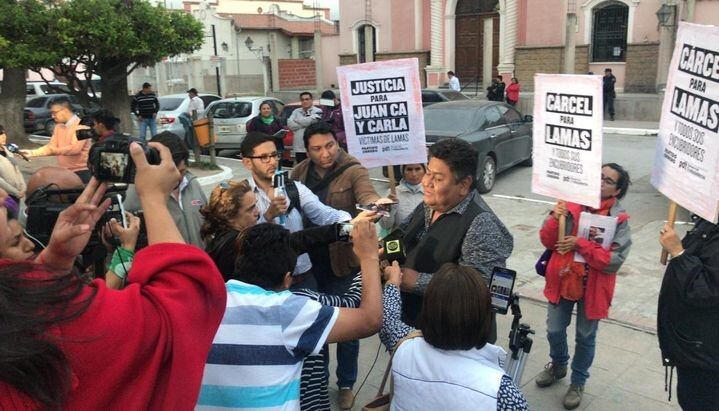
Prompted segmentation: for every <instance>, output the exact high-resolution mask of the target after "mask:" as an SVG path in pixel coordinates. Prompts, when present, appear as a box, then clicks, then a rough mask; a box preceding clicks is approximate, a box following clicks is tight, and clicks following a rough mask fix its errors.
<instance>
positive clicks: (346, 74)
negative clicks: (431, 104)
mask: <svg viewBox="0 0 719 411" xmlns="http://www.w3.org/2000/svg"><path fill="white" fill-rule="evenodd" d="M337 78H338V81H339V87H340V96H341V100H342V114H343V116H344V123H345V133H346V135H347V148H348V149H349V152H350V154H352V155H353V156H355V157H357V159H358V160H360V162H361V163H362V164H363V165H364V166H365V167H380V166H388V165H398V164H411V163H426V162H427V147H426V140H425V134H424V112H423V111H422V92H421V90H422V84H421V83H420V81H419V63H418V60H417V59H416V58H411V59H399V60H388V61H382V62H376V63H365V64H354V65H351V66H340V67H337Z"/></svg>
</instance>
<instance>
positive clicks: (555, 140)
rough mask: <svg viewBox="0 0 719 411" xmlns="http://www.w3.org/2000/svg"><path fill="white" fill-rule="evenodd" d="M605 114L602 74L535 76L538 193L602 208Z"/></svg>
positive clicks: (534, 174)
mask: <svg viewBox="0 0 719 411" xmlns="http://www.w3.org/2000/svg"><path fill="white" fill-rule="evenodd" d="M603 114H604V113H603V110H602V79H601V77H600V76H588V75H587V76H585V75H570V74H537V75H535V76H534V125H533V140H534V144H533V152H532V153H533V157H534V167H533V168H532V192H533V193H536V194H542V195H545V196H549V197H554V198H557V199H560V200H565V201H571V202H573V203H577V204H582V205H586V206H589V207H594V208H598V207H599V203H600V198H601V188H602V187H601V184H602V183H601V181H602V180H601V178H602V120H603V117H604V115H603Z"/></svg>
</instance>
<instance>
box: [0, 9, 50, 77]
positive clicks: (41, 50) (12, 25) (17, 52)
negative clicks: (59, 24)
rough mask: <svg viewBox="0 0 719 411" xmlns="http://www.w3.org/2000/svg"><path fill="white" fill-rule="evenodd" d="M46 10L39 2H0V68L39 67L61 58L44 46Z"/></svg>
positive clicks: (48, 15)
mask: <svg viewBox="0 0 719 411" xmlns="http://www.w3.org/2000/svg"><path fill="white" fill-rule="evenodd" d="M50 11H51V4H50V3H48V2H47V1H43V0H2V1H0V67H12V68H29V67H43V66H48V65H52V64H55V63H56V62H58V61H60V60H61V59H62V56H61V54H59V53H58V51H57V50H53V49H49V48H47V47H46V41H45V40H46V38H47V33H48V27H49V26H50V23H51V18H52V16H51V13H50Z"/></svg>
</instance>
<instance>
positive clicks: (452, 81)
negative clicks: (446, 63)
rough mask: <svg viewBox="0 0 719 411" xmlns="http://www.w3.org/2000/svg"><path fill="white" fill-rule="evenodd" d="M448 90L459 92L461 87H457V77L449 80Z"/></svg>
mask: <svg viewBox="0 0 719 411" xmlns="http://www.w3.org/2000/svg"><path fill="white" fill-rule="evenodd" d="M449 88H451V89H452V90H454V91H459V90H461V89H462V87H461V86H460V85H459V78H457V76H453V77H452V78H451V79H449Z"/></svg>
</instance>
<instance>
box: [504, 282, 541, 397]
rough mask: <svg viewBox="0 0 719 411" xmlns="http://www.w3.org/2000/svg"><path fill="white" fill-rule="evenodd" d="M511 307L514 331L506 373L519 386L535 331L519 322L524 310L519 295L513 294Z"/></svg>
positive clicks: (510, 333) (511, 332) (510, 335)
mask: <svg viewBox="0 0 719 411" xmlns="http://www.w3.org/2000/svg"><path fill="white" fill-rule="evenodd" d="M511 306H512V317H514V319H513V320H512V329H511V330H510V331H509V350H510V354H509V356H508V358H507V363H506V364H505V366H504V371H505V372H506V373H507V375H509V377H510V378H511V379H512V381H514V383H515V384H517V385H519V384H520V383H521V380H522V374H523V373H524V366H525V365H526V363H527V356H528V355H529V352H530V351H531V350H532V343H533V341H532V337H530V336H529V334H534V330H532V328H531V327H530V326H529V325H528V324H525V323H521V324H520V322H519V320H521V319H522V310H521V308H519V295H518V294H512V303H511Z"/></svg>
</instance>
